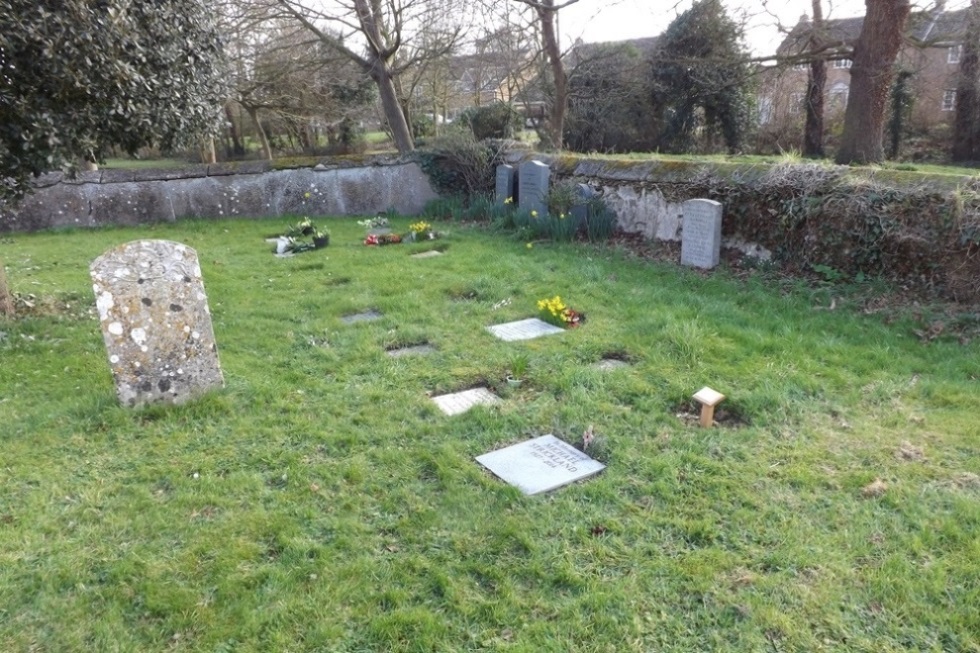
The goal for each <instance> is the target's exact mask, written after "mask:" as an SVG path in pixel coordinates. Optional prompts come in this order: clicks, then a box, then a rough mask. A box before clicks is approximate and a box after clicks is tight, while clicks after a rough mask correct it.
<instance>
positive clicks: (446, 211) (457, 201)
mask: <svg viewBox="0 0 980 653" xmlns="http://www.w3.org/2000/svg"><path fill="white" fill-rule="evenodd" d="M465 205H466V202H465V200H464V199H463V198H462V197H461V196H459V195H453V196H450V197H439V198H436V199H434V200H429V201H428V202H427V203H426V205H425V207H424V208H423V209H422V217H423V218H425V219H426V220H441V221H444V222H449V221H453V220H459V219H460V216H462V215H463V207H464V206H465Z"/></svg>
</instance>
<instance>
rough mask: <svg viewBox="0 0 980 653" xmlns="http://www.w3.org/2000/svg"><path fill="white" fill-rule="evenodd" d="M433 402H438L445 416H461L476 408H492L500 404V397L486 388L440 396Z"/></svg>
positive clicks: (433, 399)
mask: <svg viewBox="0 0 980 653" xmlns="http://www.w3.org/2000/svg"><path fill="white" fill-rule="evenodd" d="M432 401H434V402H436V405H437V406H439V410H441V411H442V412H444V413H445V414H447V415H459V414H460V413H465V412H466V411H468V410H469V409H470V408H473V407H474V406H490V405H493V404H497V403H500V397H498V396H497V395H495V394H493V393H492V392H490V391H489V390H488V389H486V388H473V389H472V390H463V391H462V392H454V393H452V394H448V395H439V396H438V397H433V398H432Z"/></svg>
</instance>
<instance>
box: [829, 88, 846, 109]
mask: <svg viewBox="0 0 980 653" xmlns="http://www.w3.org/2000/svg"><path fill="white" fill-rule="evenodd" d="M848 91H850V89H849V88H848V86H847V84H846V83H844V82H837V83H836V84H834V85H833V86H831V87H830V93H828V96H829V99H830V106H831V107H832V108H833V109H835V110H840V111H843V110H844V109H845V108H846V107H847V93H848Z"/></svg>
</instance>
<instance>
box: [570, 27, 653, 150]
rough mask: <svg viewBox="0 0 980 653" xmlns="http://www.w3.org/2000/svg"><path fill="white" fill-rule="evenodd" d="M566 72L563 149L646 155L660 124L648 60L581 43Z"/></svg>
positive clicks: (627, 50)
mask: <svg viewBox="0 0 980 653" xmlns="http://www.w3.org/2000/svg"><path fill="white" fill-rule="evenodd" d="M576 52H577V61H578V63H577V64H576V66H575V68H574V69H573V70H572V71H570V73H569V100H568V113H567V114H566V116H565V146H566V147H567V148H568V149H570V150H573V151H577V152H629V151H650V150H653V149H654V148H655V147H656V145H657V135H658V131H659V124H658V121H657V119H656V118H655V112H654V107H653V103H652V90H651V87H650V75H649V62H648V61H647V59H646V58H645V57H643V56H642V55H641V53H640V52H638V51H637V50H636V48H635V47H632V46H623V45H604V44H593V45H588V44H587V45H581V46H578V48H577V50H576Z"/></svg>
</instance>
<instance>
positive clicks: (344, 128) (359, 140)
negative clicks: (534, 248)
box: [337, 116, 367, 154]
mask: <svg viewBox="0 0 980 653" xmlns="http://www.w3.org/2000/svg"><path fill="white" fill-rule="evenodd" d="M337 143H338V144H339V145H340V153H341V154H363V153H364V152H366V151H367V137H366V136H365V133H364V128H363V127H361V126H360V124H359V123H358V122H357V121H356V120H354V119H353V118H351V117H350V116H344V118H343V119H342V120H341V121H340V125H338V127H337Z"/></svg>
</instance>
